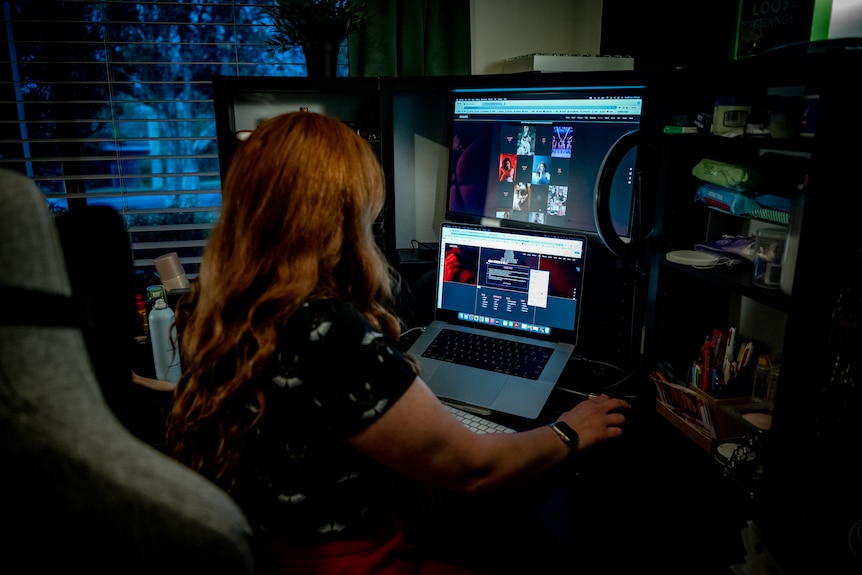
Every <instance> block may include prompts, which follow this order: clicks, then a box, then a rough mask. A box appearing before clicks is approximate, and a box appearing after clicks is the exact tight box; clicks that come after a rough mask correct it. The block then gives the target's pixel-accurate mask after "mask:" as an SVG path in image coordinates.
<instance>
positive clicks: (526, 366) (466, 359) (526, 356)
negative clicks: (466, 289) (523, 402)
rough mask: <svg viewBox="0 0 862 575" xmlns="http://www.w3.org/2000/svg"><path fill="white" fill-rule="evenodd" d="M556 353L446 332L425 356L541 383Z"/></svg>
mask: <svg viewBox="0 0 862 575" xmlns="http://www.w3.org/2000/svg"><path fill="white" fill-rule="evenodd" d="M552 352H553V350H552V349H551V348H549V347H546V346H542V345H536V344H532V343H523V342H519V341H512V340H510V339H504V338H500V337H493V336H488V335H481V334H475V333H465V332H460V331H455V330H451V329H443V330H441V331H440V333H439V334H437V337H435V338H434V341H432V342H431V344H430V345H429V346H428V348H427V349H426V350H425V352H424V353H423V354H422V355H423V356H424V357H428V358H431V359H437V360H440V361H448V362H452V363H458V364H461V365H469V366H471V367H478V368H481V369H487V370H488V371H496V372H499V373H505V374H506V375H514V376H517V377H524V378H527V379H539V375H541V373H542V370H543V369H544V368H545V364H547V363H548V359H550V357H551V353H552Z"/></svg>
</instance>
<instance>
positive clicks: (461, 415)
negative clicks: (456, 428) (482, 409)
mask: <svg viewBox="0 0 862 575" xmlns="http://www.w3.org/2000/svg"><path fill="white" fill-rule="evenodd" d="M443 405H445V406H446V409H448V410H449V413H451V414H452V415H454V416H455V419H457V420H458V421H460V422H461V423H462V424H463V425H464V426H465V427H467V429H470V430H472V431H475V432H476V433H515V430H514V429H512V428H511V427H506V426H505V425H501V424H499V423H494V422H493V421H491V420H490V419H485V418H484V417H482V416H481V415H476V414H475V413H470V412H469V411H464V410H463V409H458V408H457V407H454V406H452V405H449V404H448V403H444V404H443Z"/></svg>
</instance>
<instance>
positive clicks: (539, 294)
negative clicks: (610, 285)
mask: <svg viewBox="0 0 862 575" xmlns="http://www.w3.org/2000/svg"><path fill="white" fill-rule="evenodd" d="M586 248H587V240H586V237H584V236H579V235H574V234H565V233H560V232H551V231H539V230H517V229H507V228H500V227H486V226H476V225H471V224H458V223H453V222H444V223H443V225H442V226H441V232H440V251H439V261H438V270H437V272H438V273H437V293H436V314H437V319H441V320H444V321H450V322H456V323H463V324H467V325H474V326H481V327H487V328H491V329H492V330H494V331H501V332H506V333H513V334H516V335H528V336H531V337H537V338H539V339H546V340H549V341H565V342H567V343H571V344H575V342H576V339H577V327H578V316H579V312H580V298H581V291H582V285H583V279H584V263H585V256H586Z"/></svg>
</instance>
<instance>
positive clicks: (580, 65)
mask: <svg viewBox="0 0 862 575" xmlns="http://www.w3.org/2000/svg"><path fill="white" fill-rule="evenodd" d="M634 67H635V59H634V58H632V57H630V56H590V55H566V54H525V55H523V56H515V57H513V58H506V59H504V60H503V73H505V74H512V73H517V72H593V71H600V70H633V69H634Z"/></svg>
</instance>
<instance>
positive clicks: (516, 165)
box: [447, 86, 644, 237]
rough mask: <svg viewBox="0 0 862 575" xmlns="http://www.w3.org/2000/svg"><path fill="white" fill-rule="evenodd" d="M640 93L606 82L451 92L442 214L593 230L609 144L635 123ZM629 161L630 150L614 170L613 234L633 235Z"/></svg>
mask: <svg viewBox="0 0 862 575" xmlns="http://www.w3.org/2000/svg"><path fill="white" fill-rule="evenodd" d="M643 93H644V88H643V87H640V86H626V87H622V86H611V87H590V88H576V89H572V88H569V89H552V90H551V89H543V90H542V91H529V90H523V89H521V90H498V91H495V92H490V91H486V92H472V93H456V94H454V98H453V100H454V101H453V106H452V117H451V118H450V125H451V130H452V150H451V157H450V162H449V190H448V194H447V196H448V197H447V218H448V219H454V220H460V221H465V217H466V221H481V218H494V219H497V220H500V221H503V223H504V224H508V223H511V222H519V224H514V225H515V226H517V227H537V228H556V229H560V230H571V231H577V232H584V233H595V232H596V224H595V217H594V208H593V204H594V197H595V183H596V180H597V178H598V174H599V170H600V168H601V165H602V162H603V160H604V158H605V155H606V154H607V153H608V151H609V150H610V149H611V147H612V146H613V145H614V143H615V142H616V141H617V140H618V139H619V138H620V137H621V136H623V135H624V134H626V133H627V132H629V131H631V130H635V129H637V128H638V127H639V126H640V119H641V114H642V107H643ZM635 164H636V151H634V150H632V151H630V152H629V153H628V154H626V155H625V156H624V158H623V161H622V162H621V164H620V166H619V168H618V169H617V171H616V172H615V173H616V176H615V177H614V178H613V188H612V190H611V194H610V198H611V217H612V219H613V222H614V228H615V230H616V232H617V234H618V235H620V237H628V236H629V235H630V233H629V231H630V222H631V215H632V214H631V211H632V189H633V184H634V178H635V169H636V168H635ZM470 218H473V219H470Z"/></svg>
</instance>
